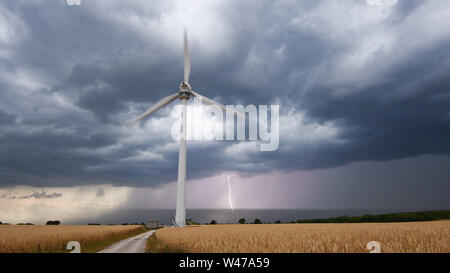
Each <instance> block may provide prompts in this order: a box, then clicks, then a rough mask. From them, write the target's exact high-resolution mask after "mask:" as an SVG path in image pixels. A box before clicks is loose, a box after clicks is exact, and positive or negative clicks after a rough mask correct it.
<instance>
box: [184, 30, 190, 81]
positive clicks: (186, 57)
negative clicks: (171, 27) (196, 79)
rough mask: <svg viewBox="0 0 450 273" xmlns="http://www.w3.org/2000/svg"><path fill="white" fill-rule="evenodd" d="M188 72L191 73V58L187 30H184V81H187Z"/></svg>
mask: <svg viewBox="0 0 450 273" xmlns="http://www.w3.org/2000/svg"><path fill="white" fill-rule="evenodd" d="M190 74H191V58H190V56H189V45H188V40H187V32H186V30H184V81H186V82H189V75H190Z"/></svg>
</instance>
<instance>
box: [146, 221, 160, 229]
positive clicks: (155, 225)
mask: <svg viewBox="0 0 450 273" xmlns="http://www.w3.org/2000/svg"><path fill="white" fill-rule="evenodd" d="M147 227H148V228H158V221H157V220H150V221H148V224H147Z"/></svg>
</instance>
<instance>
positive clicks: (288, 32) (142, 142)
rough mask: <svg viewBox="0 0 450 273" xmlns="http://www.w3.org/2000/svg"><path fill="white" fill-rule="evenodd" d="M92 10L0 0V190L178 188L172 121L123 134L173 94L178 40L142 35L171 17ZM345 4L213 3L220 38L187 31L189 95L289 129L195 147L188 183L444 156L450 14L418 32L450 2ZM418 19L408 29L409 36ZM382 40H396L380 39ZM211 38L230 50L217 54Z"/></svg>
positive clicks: (161, 12) (135, 8)
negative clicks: (270, 141) (268, 147)
mask: <svg viewBox="0 0 450 273" xmlns="http://www.w3.org/2000/svg"><path fill="white" fill-rule="evenodd" d="M99 5H102V3H101V2H98V4H95V3H84V2H83V4H82V6H81V7H77V8H73V7H68V6H66V5H64V4H63V3H62V2H61V3H60V2H58V3H57V4H56V3H51V4H50V3H46V2H43V3H22V2H18V1H4V2H2V4H1V6H2V10H1V12H2V13H3V14H6V13H8V14H9V15H8V18H10V17H11V16H13V15H14V17H15V18H16V19H17V20H15V21H14V20H9V24H12V26H11V27H13V28H12V29H17V32H19V31H21V32H22V35H21V37H22V36H23V37H22V38H21V40H18V41H14V44H13V42H12V41H11V42H8V41H9V40H8V41H6V39H9V38H8V37H6V36H5V37H6V38H2V39H5V41H4V42H3V44H4V45H5V48H6V49H7V50H6V51H5V52H9V53H5V54H11V56H10V57H4V58H0V66H1V70H0V73H2V75H1V77H0V90H1V91H0V92H1V95H2V98H3V100H2V102H0V126H1V127H0V151H1V153H0V183H1V185H11V184H26V185H37V186H41V185H45V186H56V185H58V186H70V185H79V184H92V183H97V184H99V183H100V184H101V183H112V184H117V185H130V186H151V185H157V184H160V183H163V182H167V181H175V180H176V175H177V166H178V163H177V160H178V150H177V149H176V143H175V142H174V140H172V138H171V136H170V126H171V124H169V123H168V122H166V123H164V124H163V125H158V124H153V123H151V122H149V121H147V125H148V126H150V125H149V124H152V125H151V126H150V128H151V129H150V130H149V129H147V130H145V127H144V125H142V124H140V125H138V126H136V128H140V129H136V128H125V127H123V126H122V124H123V123H124V122H125V121H126V120H127V119H130V118H132V117H133V116H136V115H137V114H138V113H139V112H140V111H143V110H145V108H146V107H149V106H150V105H151V104H152V103H154V102H156V101H157V100H159V99H160V98H162V97H164V96H167V95H168V94H171V93H173V92H176V91H177V90H178V85H179V82H180V80H181V77H182V69H183V68H182V63H181V44H180V48H177V46H174V45H172V44H171V43H172V42H173V41H172V40H171V39H170V38H167V37H171V36H175V35H178V33H175V34H173V33H161V32H158V31H155V30H154V29H155V28H152V26H153V25H152V24H157V23H155V22H161V24H164V20H163V18H164V16H167V14H170V12H172V11H173V10H174V9H175V8H176V7H175V6H174V5H172V4H159V5H156V6H155V7H149V6H148V5H144V4H135V3H130V4H124V3H120V2H114V4H111V5H109V6H108V10H107V11H102V10H101V9H98V7H99ZM343 5H344V4H343ZM345 5H346V6H345V7H344V6H339V4H332V3H331V2H329V1H302V2H301V3H283V2H272V1H270V2H265V1H248V2H247V1H246V3H241V2H239V1H229V2H227V4H224V5H222V6H219V7H218V8H217V9H218V10H217V13H218V14H221V16H219V17H217V21H220V22H221V23H223V25H226V26H227V27H226V28H225V29H226V30H228V31H224V32H223V34H221V35H220V36H222V35H223V36H224V38H223V39H224V40H220V41H217V40H213V39H212V38H209V37H210V36H212V35H215V34H216V33H215V32H214V31H213V29H211V30H209V31H210V32H211V33H207V35H206V37H207V38H204V37H203V36H201V35H198V33H199V30H195V29H194V30H192V32H193V33H194V34H195V33H197V36H195V35H192V36H191V37H193V38H192V43H191V49H192V52H191V56H192V74H191V84H192V85H193V86H194V88H195V89H196V90H197V91H198V92H201V93H202V94H204V95H205V96H208V97H212V98H217V99H218V100H220V101H221V102H223V103H224V104H236V102H238V103H243V104H255V105H258V104H273V103H279V104H280V110H281V114H282V117H281V123H289V124H285V126H282V127H281V128H282V129H281V131H280V148H279V149H278V150H277V151H275V152H270V153H262V152H259V151H258V150H257V149H256V150H255V149H248V150H247V149H239V147H240V146H237V148H236V149H235V148H233V145H234V146H236V145H239V144H237V143H236V142H218V143H214V144H211V143H209V144H206V145H202V144H201V143H197V142H195V141H192V142H190V143H189V145H188V158H189V161H188V176H189V178H202V177H206V176H210V175H214V174H217V173H220V172H223V171H233V170H234V171H238V172H239V173H240V174H241V175H253V174H260V173H266V172H272V171H274V170H276V171H295V170H313V169H323V168H330V167H334V166H340V165H344V164H347V163H349V162H355V161H373V160H375V161H385V160H389V159H399V158H407V157H412V156H417V155H424V154H449V153H450V142H449V141H448V139H449V137H450V112H449V110H448V109H449V106H450V93H449V92H450V91H449V90H450V80H449V78H448V74H449V72H450V62H449V60H450V55H449V51H448V47H449V42H450V41H449V40H448V38H447V37H448V33H447V30H446V27H449V25H450V20H449V19H448V18H444V17H438V18H440V19H439V20H440V21H439V24H440V26H442V27H436V28H435V29H433V32H432V33H435V35H434V36H433V35H431V34H429V35H430V36H429V37H428V38H429V41H428V42H424V41H423V39H426V38H421V37H420V36H421V35H425V34H427V33H431V32H430V29H429V28H430V27H431V26H429V25H428V24H429V21H430V20H431V18H433V16H434V15H435V14H434V13H439V12H440V10H445V9H446V8H448V5H447V4H445V3H442V4H436V3H428V2H427V3H425V4H424V3H423V2H422V1H420V2H419V1H398V3H397V4H396V5H395V6H393V7H392V9H391V10H388V11H384V13H381V12H379V13H377V12H376V9H378V7H375V6H368V5H366V4H365V3H364V2H362V1H357V2H354V4H353V5H348V4H345ZM440 5H442V6H440ZM424 6H425V8H423V7H424ZM105 9H106V7H105ZM340 9H342V10H346V12H347V11H348V12H349V14H346V13H345V12H341V13H340ZM353 10H355V14H357V13H359V12H360V13H367V14H370V15H371V16H367V18H373V17H376V16H381V19H377V20H374V21H373V22H372V21H363V22H361V23H360V22H359V21H358V20H357V18H356V17H355V18H354V20H351V16H352V14H353V13H352V12H353ZM430 11H431V12H430ZM11 14H13V15H11ZM380 14H382V15H380ZM128 15H134V16H135V17H132V18H135V19H136V18H139V20H140V21H141V22H142V24H138V26H136V24H134V23H133V22H135V21H133V20H134V19H130V20H128V19H127V17H126V16H128ZM4 17H5V18H6V15H5V16H4ZM362 17H364V16H362ZM358 18H359V17H358ZM364 18H366V17H364ZM368 20H369V19H368ZM414 20H415V21H417V22H419V23H418V25H419V27H417V29H416V30H414V31H412V30H411V29H412V28H414V27H413V26H411V24H412V21H414ZM436 20H437V19H436ZM17 22H21V23H17ZM192 28H193V27H191V29H192ZM156 29H158V28H156ZM161 29H162V27H161ZM172 29H173V28H172ZM206 29H208V28H206ZM196 31H197V32H196ZM180 33H181V29H180ZM446 33H447V34H446ZM384 35H392V36H390V37H389V38H390V39H386V42H384V40H383V39H384V38H385V37H384ZM204 36H205V35H204ZM220 36H218V37H220ZM373 37H375V38H373ZM227 39H229V41H228V40H227ZM169 41H170V42H169ZM180 42H181V39H180ZM228 42H229V44H227V43H228ZM3 44H2V45H3ZM221 44H225V45H224V46H228V47H227V48H226V50H219V49H217V48H218V47H219V46H220V45H221ZM8 45H9V47H8ZM375 45H376V46H375ZM174 48H177V49H176V50H178V49H180V50H178V51H179V54H178V53H174V52H178V51H176V50H175V49H174ZM208 50H209V51H208ZM214 50H216V51H214ZM2 52H3V51H0V53H2ZM211 52H213V53H211ZM214 52H219V53H214ZM1 56H2V55H0V57H1ZM168 114H169V109H166V110H165V111H162V112H159V113H158V114H156V115H155V117H157V118H163V117H165V116H167V115H168ZM293 115H300V116H299V117H303V118H304V120H303V121H302V122H303V123H302V122H298V119H297V121H295V119H293V118H292V116H293ZM164 121H166V120H164ZM160 122H163V121H162V120H160ZM139 130H140V131H139ZM305 135H306V136H305ZM308 136H314V137H309V138H308ZM244 144H245V143H244ZM244 146H245V145H244ZM249 146H251V145H249ZM230 150H231V152H230ZM233 151H234V152H233ZM145 152H150V153H151V154H146V153H145ZM96 194H97V196H99V192H98V191H97V193H96Z"/></svg>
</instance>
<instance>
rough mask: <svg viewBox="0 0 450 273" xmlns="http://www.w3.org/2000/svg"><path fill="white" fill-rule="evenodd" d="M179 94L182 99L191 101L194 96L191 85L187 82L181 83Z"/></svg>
mask: <svg viewBox="0 0 450 273" xmlns="http://www.w3.org/2000/svg"><path fill="white" fill-rule="evenodd" d="M178 94H179V96H180V99H189V97H190V96H191V95H192V88H191V85H190V84H189V83H188V82H187V81H182V82H181V83H180V92H179V93H178Z"/></svg>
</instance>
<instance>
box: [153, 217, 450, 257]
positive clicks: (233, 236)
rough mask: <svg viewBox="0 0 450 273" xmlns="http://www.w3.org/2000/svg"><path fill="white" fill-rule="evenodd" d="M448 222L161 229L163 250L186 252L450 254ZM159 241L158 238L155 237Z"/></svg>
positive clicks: (449, 222) (161, 247)
mask: <svg viewBox="0 0 450 273" xmlns="http://www.w3.org/2000/svg"><path fill="white" fill-rule="evenodd" d="M449 231H450V221H433V222H416V223H355V224H353V223H352V224H267V225H210V226H189V227H187V228H184V229H180V228H165V229H160V230H158V231H157V232H156V233H155V235H156V240H153V241H156V242H158V245H159V248H160V249H161V250H162V251H164V249H166V250H168V249H172V250H175V251H177V250H178V251H183V252H216V253H221V252H234V253H251V252H265V253H268V252H297V253H311V252H337V253H342V252H350V253H354V252H358V253H361V252H363V253H364V252H365V253H367V252H369V250H367V243H368V242H370V241H377V242H379V243H380V244H381V252H445V253H448V252H450V236H449V235H450V232H449ZM154 239H155V238H154Z"/></svg>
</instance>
